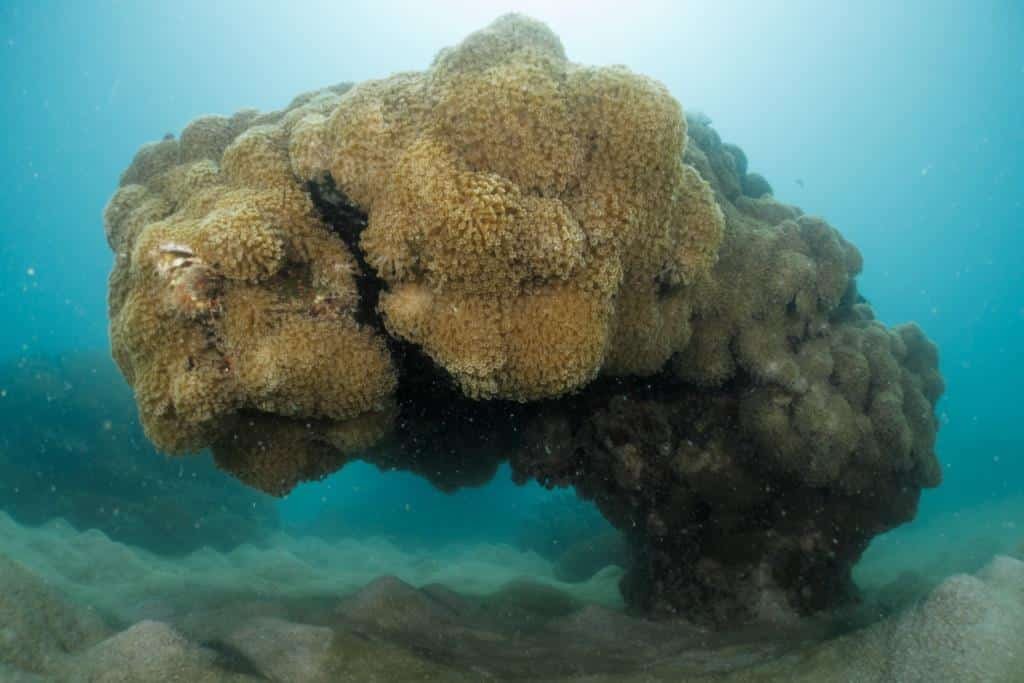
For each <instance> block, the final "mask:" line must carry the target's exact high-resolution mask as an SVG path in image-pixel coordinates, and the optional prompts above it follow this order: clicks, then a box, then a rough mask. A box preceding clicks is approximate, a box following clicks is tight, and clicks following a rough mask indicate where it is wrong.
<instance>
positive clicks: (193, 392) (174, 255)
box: [105, 92, 396, 493]
mask: <svg viewBox="0 0 1024 683" xmlns="http://www.w3.org/2000/svg"><path fill="white" fill-rule="evenodd" d="M332 98H333V100H332ZM336 99H337V95H336V94H335V93H330V92H328V93H326V94H325V95H324V96H323V97H318V96H311V97H310V98H308V99H307V100H305V102H306V103H307V104H308V105H309V107H310V112H309V113H311V114H312V113H315V112H317V111H321V110H322V107H323V106H324V103H325V101H327V102H330V101H336ZM306 113H307V112H299V111H297V112H294V113H293V115H292V116H290V117H289V116H287V115H283V116H280V117H277V118H278V120H279V121H280V123H279V124H270V123H266V119H264V120H263V121H262V122H261V121H260V117H257V116H256V114H255V113H254V112H245V113H241V114H239V115H236V116H235V117H231V118H224V117H204V118H201V119H198V120H196V121H195V122H193V123H192V124H190V125H189V126H188V127H187V128H186V130H185V132H184V133H183V134H182V139H181V141H180V143H179V142H178V141H175V140H165V141H163V142H160V143H157V144H156V145H151V146H147V147H145V148H143V150H141V151H140V152H139V155H138V156H137V157H136V160H135V161H134V162H133V164H132V166H131V167H130V168H129V169H128V171H126V172H125V174H124V176H123V181H122V182H123V187H122V188H121V190H119V191H118V193H117V194H116V195H115V196H114V198H113V199H112V200H111V202H110V204H109V205H108V207H107V210H106V213H105V223H106V226H107V232H108V239H109V241H110V244H111V247H112V248H114V249H115V250H116V251H117V253H118V259H117V262H116V263H115V269H114V272H113V273H112V274H111V280H110V289H111V293H110V302H111V308H110V313H111V342H112V347H113V351H114V356H115V358H116V359H117V361H118V364H119V365H120V366H121V369H122V371H123V372H124V374H125V377H126V378H128V380H129V381H130V382H131V383H132V385H133V387H134V389H135V393H136V399H137V402H138V404H139V408H140V415H141V417H142V421H143V424H144V426H145V429H146V433H147V435H148V436H149V437H150V439H152V440H153V442H154V443H156V444H157V445H158V446H159V447H160V448H162V449H164V450H167V451H170V452H181V451H191V450H198V449H199V448H202V447H205V446H210V445H212V446H213V447H214V450H215V452H216V451H218V449H221V450H223V452H221V453H218V457H219V458H221V459H222V460H223V461H224V462H225V463H229V464H230V466H231V468H233V471H235V472H236V473H238V474H239V476H241V477H242V478H243V479H245V480H247V481H249V482H250V483H253V484H254V485H258V486H261V487H263V488H265V489H267V490H271V491H274V492H276V493H282V492H284V491H285V490H287V488H290V487H291V486H293V485H294V484H295V483H296V482H297V481H299V480H301V479H302V478H308V477H316V476H321V475H322V474H325V473H326V472H328V471H330V470H331V467H329V466H328V465H327V463H329V462H332V461H334V460H336V459H337V458H340V457H341V456H340V454H338V453H337V449H338V448H342V447H351V448H366V447H368V446H369V445H371V442H372V440H373V439H375V438H380V437H381V436H382V435H383V431H384V430H383V428H382V424H383V422H382V420H384V421H386V419H389V418H388V417H387V416H389V415H390V413H388V412H387V411H384V407H385V406H386V405H387V404H388V401H389V400H390V399H389V397H390V395H391V394H392V393H393V391H394V387H395V381H396V380H395V371H394V368H393V367H392V362H391V359H390V357H389V355H388V353H387V350H386V349H385V348H384V345H383V342H382V340H381V338H380V337H379V335H377V334H376V333H375V332H374V331H373V330H372V329H371V328H369V327H366V326H364V325H361V324H359V323H357V322H356V321H355V320H354V318H353V316H354V314H355V311H356V308H357V304H358V295H357V293H356V284H355V275H356V270H357V268H356V265H355V260H354V259H353V257H352V255H351V254H350V253H349V250H348V249H347V247H346V246H345V245H344V243H342V242H341V241H340V240H339V239H338V238H337V237H335V236H333V235H332V234H331V233H330V232H329V231H328V229H327V227H326V226H325V225H324V223H323V222H322V220H321V218H320V217H319V215H318V213H317V211H316V209H315V207H314V206H313V202H312V200H311V199H310V197H309V195H308V194H307V193H306V192H305V190H304V188H303V187H302V183H301V181H300V179H298V178H296V177H295V176H294V174H293V173H292V170H291V161H290V159H289V156H288V135H289V131H290V126H293V125H294V123H295V122H296V121H298V120H301V118H302V116H303V115H305V114H306ZM257 122H260V123H261V125H258V126H255V127H251V124H254V123H257ZM382 416H383V417H382ZM364 417H365V419H366V420H368V422H369V423H372V424H373V425H374V426H373V427H372V428H370V427H369V426H367V427H366V428H363V427H360V426H359V424H358V423H359V422H360V420H362V419H364ZM292 418H299V419H300V420H302V419H305V420H308V421H311V422H315V423H317V424H323V425H342V424H344V425H345V427H344V428H342V427H340V426H339V427H332V429H333V430H334V432H337V435H336V437H334V438H333V442H334V443H335V445H331V443H332V441H331V440H330V439H328V438H327V437H326V436H324V435H323V434H320V435H319V436H317V437H316V438H312V437H308V438H307V437H303V438H301V439H299V438H298V437H297V436H296V437H295V438H296V439H297V441H296V443H294V444H291V446H289V445H288V443H287V440H288V438H290V437H289V436H288V435H296V434H298V433H299V431H301V430H300V429H299V428H298V427H296V426H295V425H292V424H291V423H290V422H289V420H290V419H292ZM245 419H253V420H256V421H258V423H259V424H260V425H261V428H265V429H266V431H267V435H266V437H265V439H262V440H261V438H260V437H259V436H258V435H257V436H254V437H253V438H252V439H242V440H239V439H236V438H234V437H235V436H237V435H238V432H237V431H235V430H237V429H238V425H239V424H241V422H240V421H244V420H245ZM297 430H299V431H297ZM332 433H333V432H332ZM247 436H249V435H247ZM229 437H231V438H229ZM300 444H306V446H304V447H302V448H305V450H304V451H302V448H300ZM243 445H244V446H245V448H243V447H242V446H243ZM300 451H302V452H303V453H304V454H305V455H300V454H299V453H300ZM286 454H287V455H286ZM268 458H269V459H275V458H276V459H279V462H275V463H273V464H272V463H270V462H269V461H268ZM317 461H322V462H319V463H318V462H317Z"/></svg>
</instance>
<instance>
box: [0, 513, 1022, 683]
mask: <svg viewBox="0 0 1024 683" xmlns="http://www.w3.org/2000/svg"><path fill="white" fill-rule="evenodd" d="M1017 520H1024V499H1014V500H1005V501H1001V502H998V503H992V504H988V505H984V506H981V507H978V508H974V509H970V510H964V511H961V512H959V513H957V514H955V515H949V516H945V517H940V518H933V519H931V520H928V521H927V522H925V523H922V524H918V525H914V526H911V527H909V528H906V529H902V530H899V531H897V532H894V533H891V534H888V535H886V536H883V537H880V538H879V539H877V540H876V541H875V542H874V544H873V545H872V547H871V549H870V550H869V552H868V553H867V554H866V556H865V558H864V560H863V562H862V563H861V564H860V566H859V567H858V569H857V577H858V583H859V585H860V586H861V587H862V589H863V592H864V599H863V601H862V603H861V604H860V605H859V606H857V607H855V608H851V609H850V610H848V611H846V612H844V613H842V614H836V615H830V616H829V617H827V618H825V617H821V618H816V619H806V620H800V621H797V620H790V619H784V618H782V617H780V620H779V621H776V622H772V623H761V624H753V625H751V626H750V627H749V628H746V629H744V630H742V631H739V632H731V633H727V634H726V633H714V632H710V631H707V630H704V629H700V628H696V627H693V626H691V625H688V624H686V623H682V622H675V623H667V622H648V621H644V620H641V619H637V618H633V617H631V616H628V615H626V614H624V613H623V611H622V602H621V599H620V598H619V595H618V590H617V582H618V579H619V577H620V576H621V573H622V570H621V569H620V568H618V567H615V566H610V567H607V568H606V569H604V570H602V571H600V572H598V573H597V574H596V575H595V576H594V577H593V578H591V579H590V580H589V581H587V582H585V583H577V584H567V583H562V582H559V581H558V580H556V579H555V577H554V573H553V567H552V565H551V564H550V563H549V562H548V561H546V560H545V559H543V558H541V557H540V556H538V555H536V554H534V553H531V552H521V551H519V550H516V549H514V548H511V547H508V546H501V545H473V546H451V547H448V548H445V549H443V550H438V551H431V552H426V551H417V552H408V551H405V550H403V549H402V548H400V547H397V546H396V545H394V544H393V543H390V542H388V541H385V540H379V539H360V540H354V539H344V540H332V541H326V540H323V539H320V538H315V537H298V538H296V537H291V536H286V535H277V536H274V537H272V538H270V539H269V540H268V541H267V542H266V543H263V544H260V545H259V546H255V545H244V546H240V547H239V548H236V549H235V550H233V551H231V552H227V553H220V552H215V551H212V550H209V549H203V550H200V551H198V552H195V553H192V554H190V555H188V556H185V557H182V558H166V557H160V556H156V555H153V554H151V553H148V552H146V551H143V550H140V549H137V548H134V547H131V546H127V545H124V544H121V543H117V542H114V541H111V540H110V539H109V538H107V537H106V536H105V535H104V534H102V533H100V532H98V531H85V532H80V531H77V530H75V529H74V528H72V527H71V526H69V525H68V524H66V523H64V522H63V521H61V520H55V521H52V522H50V523H48V524H46V525H43V526H41V527H34V528H30V527H24V526H21V525H19V524H17V523H15V522H14V521H13V520H12V519H11V518H10V517H8V516H7V515H6V514H4V513H0V586H2V589H0V681H90V682H92V681H102V682H113V681H142V680H145V681H178V680H181V681H186V680H187V681H190V682H204V681H267V680H269V681H297V682H298V681H415V680H443V681H445V680H447V681H481V680H531V681H540V680H549V681H555V680H580V681H691V680H692V681H878V682H879V683H881V682H883V681H886V682H888V681H897V682H901V681H958V682H959V681H1024V636H1022V635H1021V634H1024V562H1022V561H1021V559H1020V558H1021V557H1022V555H1024V548H1022V547H1021V543H1022V541H1024V530H1022V529H1020V528H1018V526H1017V524H1018V522H1017Z"/></svg>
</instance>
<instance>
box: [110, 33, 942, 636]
mask: <svg viewBox="0 0 1024 683" xmlns="http://www.w3.org/2000/svg"><path fill="white" fill-rule="evenodd" d="M105 223H106V229H107V236H108V241H109V243H110V246H111V248H112V249H113V250H114V252H115V254H116V261H115V266H114V271H113V273H112V275H111V278H110V316H111V340H112V345H113V350H114V357H115V359H116V360H117V362H118V364H119V366H120V367H121V370H122V372H123V373H124V375H125V377H126V378H127V379H128V381H129V382H130V383H131V384H132V386H133V387H134V390H135V395H136V400H137V403H138V406H139V411H140V414H141V417H142V422H143V424H144V426H145V429H146V432H147V434H148V436H149V437H150V439H151V440H152V441H153V442H154V443H155V444H156V445H157V446H158V447H160V448H161V449H163V450H166V451H168V452H172V453H181V452H189V451H195V450H198V449H202V448H205V447H209V448H211V449H212V451H213V453H214V456H215V458H216V460H217V462H218V464H219V465H220V466H221V467H223V468H225V469H227V470H229V471H230V472H232V473H234V474H235V475H236V476H238V477H239V478H240V479H242V480H243V481H245V482H247V483H249V484H251V485H253V486H255V487H258V488H260V489H263V490H265V491H269V492H271V493H275V494H283V493H285V492H287V491H288V490H290V489H291V488H292V487H293V486H295V485H296V484H297V483H298V482H300V481H303V480H309V479H316V478H319V477H322V476H324V475H326V474H328V473H330V472H333V471H335V470H337V469H338V468H340V467H342V466H343V465H344V464H345V463H346V462H347V461H349V460H350V459H352V458H361V459H366V460H369V461H371V462H375V463H377V464H378V465H380V466H382V467H388V468H405V469H410V470H413V471H416V472H419V473H421V474H423V475H424V476H426V477H428V478H429V479H430V480H431V481H432V482H433V483H434V484H435V485H437V486H439V487H442V488H445V489H454V488H457V487H459V486H464V485H474V484H480V483H482V482H485V481H487V480H488V479H489V478H490V477H491V476H493V473H494V471H495V469H496V468H497V466H498V464H499V463H500V462H502V461H505V460H507V461H509V462H510V463H511V465H512V468H513V472H514V474H515V476H516V477H517V478H520V479H523V480H526V479H530V478H535V479H537V480H539V481H540V482H541V483H543V484H545V485H547V486H573V487H576V489H577V490H578V491H579V492H580V493H581V494H582V495H583V496H584V497H587V498H589V499H592V500H593V501H594V502H595V503H596V504H597V506H598V507H599V509H600V510H601V511H602V513H603V514H604V515H605V516H606V517H607V518H608V519H609V520H610V521H611V522H612V523H613V524H615V525H616V526H617V527H619V528H620V529H622V530H623V531H625V532H626V534H627V536H628V538H629V543H630V547H631V549H632V550H631V567H630V568H629V571H628V573H627V575H626V577H625V579H624V581H623V586H622V587H623V592H624V595H625V596H626V598H627V599H628V601H629V602H630V603H631V604H632V605H634V606H635V607H637V608H640V609H642V610H644V611H646V612H648V613H652V614H662V615H679V616H684V617H687V618H690V619H693V620H695V621H703V622H711V623H731V622H737V621H742V620H745V619H750V618H756V617H758V616H759V615H765V614H768V613H773V611H777V610H784V611H785V610H789V611H794V612H797V613H809V612H813V611H815V610H818V609H822V608H826V607H830V606H833V605H835V604H838V603H841V602H842V601H844V600H847V599H849V598H850V597H852V596H853V591H854V588H853V585H852V582H851V580H850V569H851V568H852V566H853V564H854V563H855V562H856V560H857V558H858V557H859V555H860V553H861V552H862V551H863V550H864V548H865V547H866V545H867V543H868V542H869V541H870V539H871V538H872V537H873V536H874V535H876V534H878V533H881V532H882V531H885V530H887V529H890V528H892V527H894V526H896V525H898V524H900V523H902V522H904V521H907V520H909V519H911V518H912V517H913V515H914V512H915V509H916V503H917V499H918V497H919V494H920V490H921V488H922V487H928V486H935V485H937V484H938V482H939V478H940V470H939V466H938V463H937V461H936V458H935V454H934V449H933V446H934V441H935V432H936V428H937V422H936V419H935V414H934V407H935V403H936V401H937V400H938V398H939V396H940V395H941V393H942V390H943V385H942V379H941V377H940V375H939V373H938V357H937V351H936V349H935V347H934V345H933V344H931V343H930V342H929V341H928V340H927V339H926V338H925V336H924V335H923V333H922V332H921V330H920V329H918V328H917V327H916V326H914V325H907V326H902V327H898V328H895V329H889V328H887V327H885V326H884V325H882V324H881V323H879V322H877V321H875V320H874V319H873V315H872V313H871V309H870V307H869V305H868V304H867V303H866V301H864V299H863V298H862V297H860V296H859V295H858V293H857V289H856V286H855V283H854V278H855V276H856V275H857V273H858V272H859V271H860V268H861V256H860V254H859V252H858V251H857V249H856V248H855V247H854V246H853V245H851V244H850V243H848V242H847V241H846V240H844V239H843V237H842V236H841V235H840V234H839V233H838V232H837V231H836V230H835V229H833V228H832V227H830V226H829V225H828V224H827V223H825V222H824V221H823V220H821V219H819V218H812V217H808V216H804V215H802V213H801V212H800V210H799V209H796V208H794V207H791V206H787V205H784V204H781V203H779V202H777V201H775V200H774V199H773V198H772V196H771V187H770V185H769V184H768V182H767V181H766V180H765V179H764V178H763V177H761V176H759V175H757V174H756V173H750V172H748V169H747V159H746V156H745V155H744V154H743V152H742V150H740V149H739V148H738V147H736V146H735V145H729V144H723V143H722V142H721V141H720V139H719V137H718V135H717V133H716V132H715V131H714V130H713V129H712V128H711V127H710V124H709V122H708V121H707V120H706V119H705V118H702V117H692V116H691V117H687V116H684V115H683V112H682V109H681V107H680V105H679V104H678V103H677V102H676V101H675V100H674V99H673V98H672V97H671V96H670V95H669V93H668V91H667V90H666V89H665V88H664V87H663V86H662V85H660V84H658V83H657V82H655V81H652V80H650V79H648V78H645V77H643V76H639V75H636V74H633V73H631V72H630V71H628V70H627V69H625V68H622V67H611V68H589V67H583V66H579V65H576V64H573V63H572V62H570V61H568V60H567V59H566V56H565V53H564V50H563V48H562V45H561V43H560V41H559V40H558V38H557V36H555V35H554V34H553V33H552V32H551V31H550V30H548V29H547V27H545V26H544V25H542V24H540V23H538V22H535V21H533V20H530V19H528V18H525V17H522V16H519V15H509V16H505V17H502V18H500V19H498V20H497V21H496V22H494V23H493V24H492V25H490V26H489V27H487V28H485V29H483V30H481V31H479V32H477V33H474V34H472V35H471V36H469V37H468V38H466V40H464V41H463V42H462V43H461V44H460V45H458V46H456V47H454V48H450V49H446V50H443V51H441V53H440V54H438V56H437V57H436V58H435V60H434V62H433V64H432V65H431V66H430V68H429V69H428V70H426V71H424V72H421V73H404V74H399V75H395V76H392V77H390V78H387V79H384V80H380V81H371V82H367V83H363V84H360V85H356V86H351V87H350V86H347V85H342V86H334V87H331V88H327V89H325V90H322V91H318V92H313V93H307V94H305V95H301V96H299V97H297V98H296V99H295V100H294V101H293V102H292V103H291V105H289V107H288V108H286V109H285V110H283V111H279V112H271V113H266V114H260V113H257V112H255V111H252V110H247V111H243V112H240V113H238V114H235V115H234V116H232V117H218V116H206V117H202V118H200V119H197V120H196V121H194V122H192V123H191V124H189V125H188V127H186V128H185V130H184V131H183V132H182V134H181V136H180V138H179V139H165V140H163V141H161V142H158V143H154V144H151V145H148V146H145V147H143V148H142V149H141V150H140V151H139V153H138V154H137V155H136V157H135V159H134V161H133V162H132V164H131V166H130V167H129V168H128V170H127V171H125V173H124V175H123V176H122V181H121V187H120V189H119V190H118V191H117V193H116V194H115V195H114V197H113V198H112V199H111V201H110V203H109V205H108V207H107V211H106V215H105Z"/></svg>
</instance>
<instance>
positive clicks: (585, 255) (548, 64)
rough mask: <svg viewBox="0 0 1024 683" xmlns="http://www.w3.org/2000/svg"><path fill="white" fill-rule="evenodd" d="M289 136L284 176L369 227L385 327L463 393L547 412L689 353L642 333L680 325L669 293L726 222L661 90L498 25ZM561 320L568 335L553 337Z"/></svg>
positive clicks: (704, 258) (512, 26)
mask: <svg viewBox="0 0 1024 683" xmlns="http://www.w3.org/2000/svg"><path fill="white" fill-rule="evenodd" d="M301 129H302V130H301V135H300V136H299V138H300V140H299V141H297V142H293V144H292V155H293V164H294V166H295V167H296V168H298V169H301V173H303V174H304V175H305V176H306V177H307V178H308V179H310V180H314V179H316V178H317V177H319V176H321V175H323V174H326V173H329V174H330V176H331V177H332V178H333V180H334V182H335V183H336V184H337V186H338V187H339V188H340V189H341V190H342V191H343V192H344V193H345V194H346V195H347V196H348V198H349V199H351V200H352V201H354V202H355V203H356V204H358V205H359V206H360V207H361V208H362V209H363V210H364V211H366V212H367V214H368V216H369V223H368V226H367V228H366V230H365V232H363V234H362V237H361V241H360V245H361V247H362V249H363V250H364V251H365V254H366V261H367V262H368V263H369V264H370V265H371V266H372V267H373V268H374V269H375V271H376V272H377V274H378V275H379V276H380V277H381V278H382V279H383V280H384V282H385V283H386V285H387V286H388V287H389V288H390V290H391V292H390V293H389V294H387V295H386V296H384V297H383V298H382V299H381V310H382V313H383V314H384V315H385V317H386V319H387V321H388V329H389V331H390V332H391V333H392V334H394V335H396V336H398V337H400V338H402V339H405V340H408V341H412V342H414V343H416V344H417V345H419V346H421V347H422V348H423V349H424V350H425V351H426V353H427V354H428V355H429V356H430V357H431V358H432V359H433V360H434V361H435V362H437V363H438V364H439V365H441V366H442V367H444V368H445V369H446V370H447V371H448V372H450V373H451V374H452V375H453V376H454V378H455V379H456V381H457V382H458V383H459V384H460V386H461V387H462V388H463V390H464V391H465V392H466V394H467V395H470V396H473V397H479V398H490V397H498V398H511V399H515V400H532V399H537V398H544V397H550V396H558V395H560V394H563V393H565V392H567V391H571V390H574V389H578V388H580V387H581V386H583V385H585V384H586V383H587V382H589V381H590V380H591V379H592V378H593V377H594V376H595V375H596V374H597V373H598V372H599V371H600V370H601V369H602V368H605V369H606V370H608V371H611V372H616V373H635V372H645V373H651V372H655V371H656V370H657V369H658V368H659V367H660V366H661V365H663V364H664V363H665V361H666V360H668V358H669V356H670V355H671V354H672V353H673V352H674V351H677V350H679V349H680V348H682V346H683V344H684V343H685V341H686V337H685V334H683V335H680V334H677V333H676V332H675V331H674V330H672V331H669V330H666V331H665V332H664V333H662V334H657V335H653V336H652V335H650V334H648V333H647V330H648V329H649V327H650V325H651V324H652V321H653V324H655V325H659V326H661V327H666V328H667V327H673V328H674V327H676V326H677V325H676V323H678V322H680V321H684V320H685V318H686V317H687V316H686V313H687V312H686V309H685V306H684V305H683V304H682V303H681V302H680V301H679V299H678V297H673V296H672V295H671V294H672V292H673V290H674V289H676V288H678V287H679V286H680V285H682V284H684V283H689V282H693V281H695V280H697V279H698V278H699V277H700V276H701V275H703V274H704V273H705V272H706V271H707V269H708V268H709V267H710V265H711V264H712V263H713V262H714V257H715V253H716V250H717V246H718V242H719V240H720V238H721V229H722V228H721V225H722V219H721V215H720V213H719V211H718V208H717V206H716V205H715V203H714V200H713V197H712V195H711V193H710V191H709V190H708V188H707V186H706V184H705V183H704V181H702V180H701V179H700V177H699V175H698V174H697V173H696V171H694V170H693V169H692V168H689V167H687V166H685V165H684V164H683V163H682V152H683V146H684V141H685V122H684V120H683V118H682V117H681V112H680V108H679V105H678V104H677V103H676V102H675V100H673V99H672V97H671V96H669V94H668V93H667V92H666V91H665V89H664V88H663V87H662V86H661V85H659V84H657V83H655V82H653V81H651V80H649V79H645V78H643V77H640V76H636V75H634V74H632V73H630V72H628V71H626V70H625V69H621V68H613V69H588V68H583V67H578V66H576V65H574V64H572V63H570V62H568V61H567V60H566V58H565V55H564V52H563V50H562V46H561V44H560V43H559V41H558V39H557V37H555V36H554V35H553V34H551V33H550V31H548V29H547V28H546V27H544V26H543V25H540V24H538V23H536V22H533V21H531V20H528V19H525V18H522V17H517V16H509V17H504V18H502V19H499V20H498V21H497V22H495V23H494V24H492V25H491V26H490V27H488V28H487V29H485V30H483V31H481V32H479V33H477V34H474V35H472V36H470V37H469V38H467V39H466V40H465V41H464V42H463V44H462V45H460V46H458V47H456V48H454V49H452V50H448V51H444V52H442V53H441V54H440V55H438V57H437V59H436V60H435V62H434V64H433V65H432V67H431V69H430V70H429V71H427V72H425V73H423V74H402V75H399V76H394V77H392V78H390V79H387V80H384V81H376V82H371V83H366V84H362V85H360V86H357V87H356V88H354V89H353V90H352V91H351V92H350V93H348V94H347V95H346V96H345V98H344V99H343V101H342V102H341V104H340V105H339V106H338V108H337V109H335V111H334V112H333V114H331V116H330V117H327V118H324V117H319V116H317V117H310V118H309V119H307V120H306V121H304V122H303V124H302V125H301ZM620 298H621V299H623V300H622V301H621V305H619V304H618V303H617V302H618V300H619V299H620ZM569 306H571V307H572V308H573V309H574V310H576V311H577V312H578V315H579V321H580V324H579V325H568V326H567V325H564V324H559V323H557V322H556V321H558V320H560V319H564V317H565V314H566V312H567V311H568V310H570V309H569ZM663 321H664V322H663Z"/></svg>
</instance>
